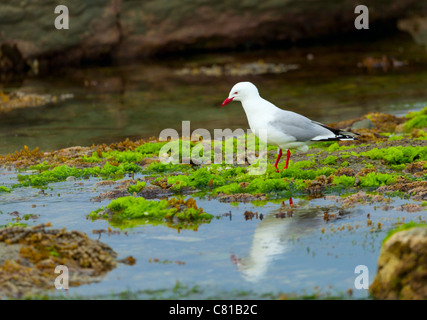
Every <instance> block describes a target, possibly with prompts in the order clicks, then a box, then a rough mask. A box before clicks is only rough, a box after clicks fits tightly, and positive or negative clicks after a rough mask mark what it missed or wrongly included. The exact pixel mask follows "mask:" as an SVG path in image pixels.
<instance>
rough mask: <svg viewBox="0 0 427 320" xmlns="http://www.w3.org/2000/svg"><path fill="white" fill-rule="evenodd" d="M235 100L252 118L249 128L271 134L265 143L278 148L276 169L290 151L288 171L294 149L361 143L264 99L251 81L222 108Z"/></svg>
mask: <svg viewBox="0 0 427 320" xmlns="http://www.w3.org/2000/svg"><path fill="white" fill-rule="evenodd" d="M231 101H240V102H241V103H242V106H243V109H244V110H245V113H246V116H247V118H248V122H249V127H250V128H251V130H252V132H254V133H255V134H256V133H257V132H260V130H265V131H266V132H267V141H264V142H265V143H267V144H269V145H274V146H277V147H278V155H277V159H276V162H275V164H274V167H275V168H276V170H277V172H279V169H278V168H277V165H278V163H279V160H280V158H281V157H282V150H287V152H286V163H285V167H284V169H287V168H288V165H289V158H290V156H291V152H290V150H298V151H302V152H307V150H308V146H309V145H310V144H312V143H315V142H318V141H339V140H357V138H356V136H357V135H358V134H356V133H353V132H346V131H342V130H339V129H334V128H331V127H328V126H326V125H324V124H322V123H320V122H316V121H313V120H310V119H309V118H306V117H304V116H303V115H300V114H298V113H295V112H292V111H287V110H283V109H280V108H278V107H276V106H275V105H274V104H272V103H271V102H269V101H267V100H265V99H263V98H262V97H261V96H260V95H259V92H258V89H257V87H256V86H255V85H254V84H253V83H251V82H239V83H237V84H235V85H234V87H233V88H232V89H231V91H230V94H229V95H228V98H227V99H225V100H224V102H223V103H222V106H225V105H226V104H228V103H230V102H231Z"/></svg>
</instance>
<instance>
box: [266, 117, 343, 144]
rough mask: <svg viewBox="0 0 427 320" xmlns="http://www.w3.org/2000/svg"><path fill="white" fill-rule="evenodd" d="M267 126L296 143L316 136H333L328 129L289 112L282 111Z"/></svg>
mask: <svg viewBox="0 0 427 320" xmlns="http://www.w3.org/2000/svg"><path fill="white" fill-rule="evenodd" d="M268 124H269V125H270V126H272V127H273V128H275V129H276V130H278V131H280V132H283V133H284V134H286V135H289V136H292V137H295V139H296V141H309V140H312V139H313V138H315V137H318V136H325V137H326V136H330V137H331V138H332V137H334V136H335V133H334V132H332V131H331V130H330V129H328V128H326V127H323V126H322V125H320V124H319V123H316V122H314V121H311V120H310V119H308V118H306V117H304V116H302V115H299V114H297V113H295V112H291V111H284V110H283V112H280V113H278V114H277V117H276V118H275V119H274V120H271V121H270V122H269V123H268Z"/></svg>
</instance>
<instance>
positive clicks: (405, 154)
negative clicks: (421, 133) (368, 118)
mask: <svg viewBox="0 0 427 320" xmlns="http://www.w3.org/2000/svg"><path fill="white" fill-rule="evenodd" d="M358 155H359V156H365V157H368V158H369V159H371V160H384V161H385V163H387V164H403V163H410V162H413V161H415V160H427V147H424V146H417V147H412V146H406V147H403V146H397V147H389V148H382V149H378V148H373V149H371V150H369V151H366V152H361V153H359V154H358Z"/></svg>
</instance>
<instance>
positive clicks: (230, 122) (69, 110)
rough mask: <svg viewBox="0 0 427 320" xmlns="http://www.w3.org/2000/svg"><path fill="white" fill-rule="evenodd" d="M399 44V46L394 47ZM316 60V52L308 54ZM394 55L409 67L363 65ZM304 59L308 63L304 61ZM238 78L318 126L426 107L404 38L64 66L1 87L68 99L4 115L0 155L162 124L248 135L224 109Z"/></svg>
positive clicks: (418, 60)
mask: <svg viewBox="0 0 427 320" xmlns="http://www.w3.org/2000/svg"><path fill="white" fill-rule="evenodd" d="M396 44H398V45H396ZM310 55H311V56H310ZM383 55H387V56H393V57H395V59H398V60H399V61H407V62H408V64H407V65H405V66H402V67H399V68H395V69H391V70H388V71H383V70H382V69H376V70H373V71H372V72H367V71H365V70H363V69H361V68H359V67H358V66H357V64H358V62H360V61H362V60H363V59H364V58H366V57H375V58H381V57H382V56H383ZM307 57H312V59H308V58H307ZM261 60H262V62H264V63H274V64H285V65H288V64H296V65H298V66H299V68H298V69H296V70H290V71H288V72H286V73H279V74H261V75H247V76H231V75H221V76H207V75H197V76H194V75H185V76H183V75H178V74H177V71H179V70H181V69H182V68H184V67H187V68H190V69H191V68H196V69H197V68H199V67H201V66H207V67H210V66H212V65H220V66H223V65H227V64H231V65H234V66H235V68H238V67H237V66H236V65H237V64H245V63H251V62H260V61H261ZM239 81H251V82H253V83H254V84H256V85H257V87H258V89H259V91H260V93H261V95H262V96H263V97H264V98H266V99H267V100H269V101H271V102H273V103H275V104H276V105H277V106H279V107H281V108H284V109H288V110H292V111H296V112H298V113H301V114H303V115H305V116H308V117H310V118H312V119H313V120H316V121H320V122H324V123H333V122H337V121H340V120H349V119H353V118H356V117H359V116H362V115H364V114H366V113H368V112H375V111H379V112H387V113H393V114H398V115H402V114H405V113H406V112H407V111H408V110H418V109H421V108H423V107H424V106H425V105H426V104H427V86H426V85H425V83H426V82H427V55H426V53H425V50H424V49H422V48H421V47H418V46H416V45H414V44H413V43H412V42H411V41H410V40H409V39H408V38H406V37H403V38H397V39H394V38H393V39H388V40H385V41H382V42H381V41H377V42H375V43H357V44H347V45H340V46H333V45H331V46H328V47H310V48H299V49H289V50H274V51H255V52H247V53H235V54H232V53H217V54H207V55H200V56H192V57H185V59H184V58H182V57H181V58H179V57H177V58H176V59H175V60H170V59H169V60H157V61H154V62H150V63H141V64H138V65H130V66H124V67H99V68H87V69H76V70H74V69H73V70H68V71H66V72H64V73H61V74H58V75H53V76H50V77H43V78H28V79H25V80H24V81H23V82H22V83H19V84H9V85H5V87H4V90H5V91H11V90H20V91H24V92H29V93H40V94H51V95H57V96H58V95H61V94H72V95H73V96H74V98H72V99H69V100H66V101H65V102H62V103H58V104H56V105H48V106H45V107H40V108H28V109H19V110H15V111H12V112H9V113H7V114H0V154H5V153H9V152H14V151H15V150H19V149H22V148H23V146H24V145H27V146H28V147H30V148H31V149H33V148H35V147H39V148H40V149H41V150H48V151H50V150H55V149H58V148H63V147H70V146H75V145H81V146H88V145H92V144H93V143H109V142H117V141H122V140H124V139H126V138H127V137H129V138H131V139H136V138H147V137H151V136H155V137H158V136H159V134H160V131H161V130H163V129H166V128H174V129H176V130H178V131H180V130H181V127H182V121H184V120H189V121H191V129H192V130H194V129H196V128H206V129H208V130H210V131H211V132H213V129H215V128H219V129H225V128H231V129H236V128H242V129H245V130H246V129H247V128H248V123H247V120H246V115H245V114H244V111H243V108H242V107H241V105H240V103H232V104H229V105H227V106H226V107H224V108H222V107H221V103H222V101H223V100H224V99H225V98H226V97H227V96H228V93H229V91H230V89H231V87H232V86H233V85H234V84H235V83H237V82H239Z"/></svg>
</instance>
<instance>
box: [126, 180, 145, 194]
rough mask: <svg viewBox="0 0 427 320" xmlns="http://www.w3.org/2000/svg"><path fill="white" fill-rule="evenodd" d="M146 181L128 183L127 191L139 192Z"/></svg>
mask: <svg viewBox="0 0 427 320" xmlns="http://www.w3.org/2000/svg"><path fill="white" fill-rule="evenodd" d="M145 185H146V183H145V182H144V181H137V182H136V184H135V185H133V184H130V185H129V187H128V192H129V193H134V192H136V193H138V192H140V191H141V190H142V189H144V188H145Z"/></svg>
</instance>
